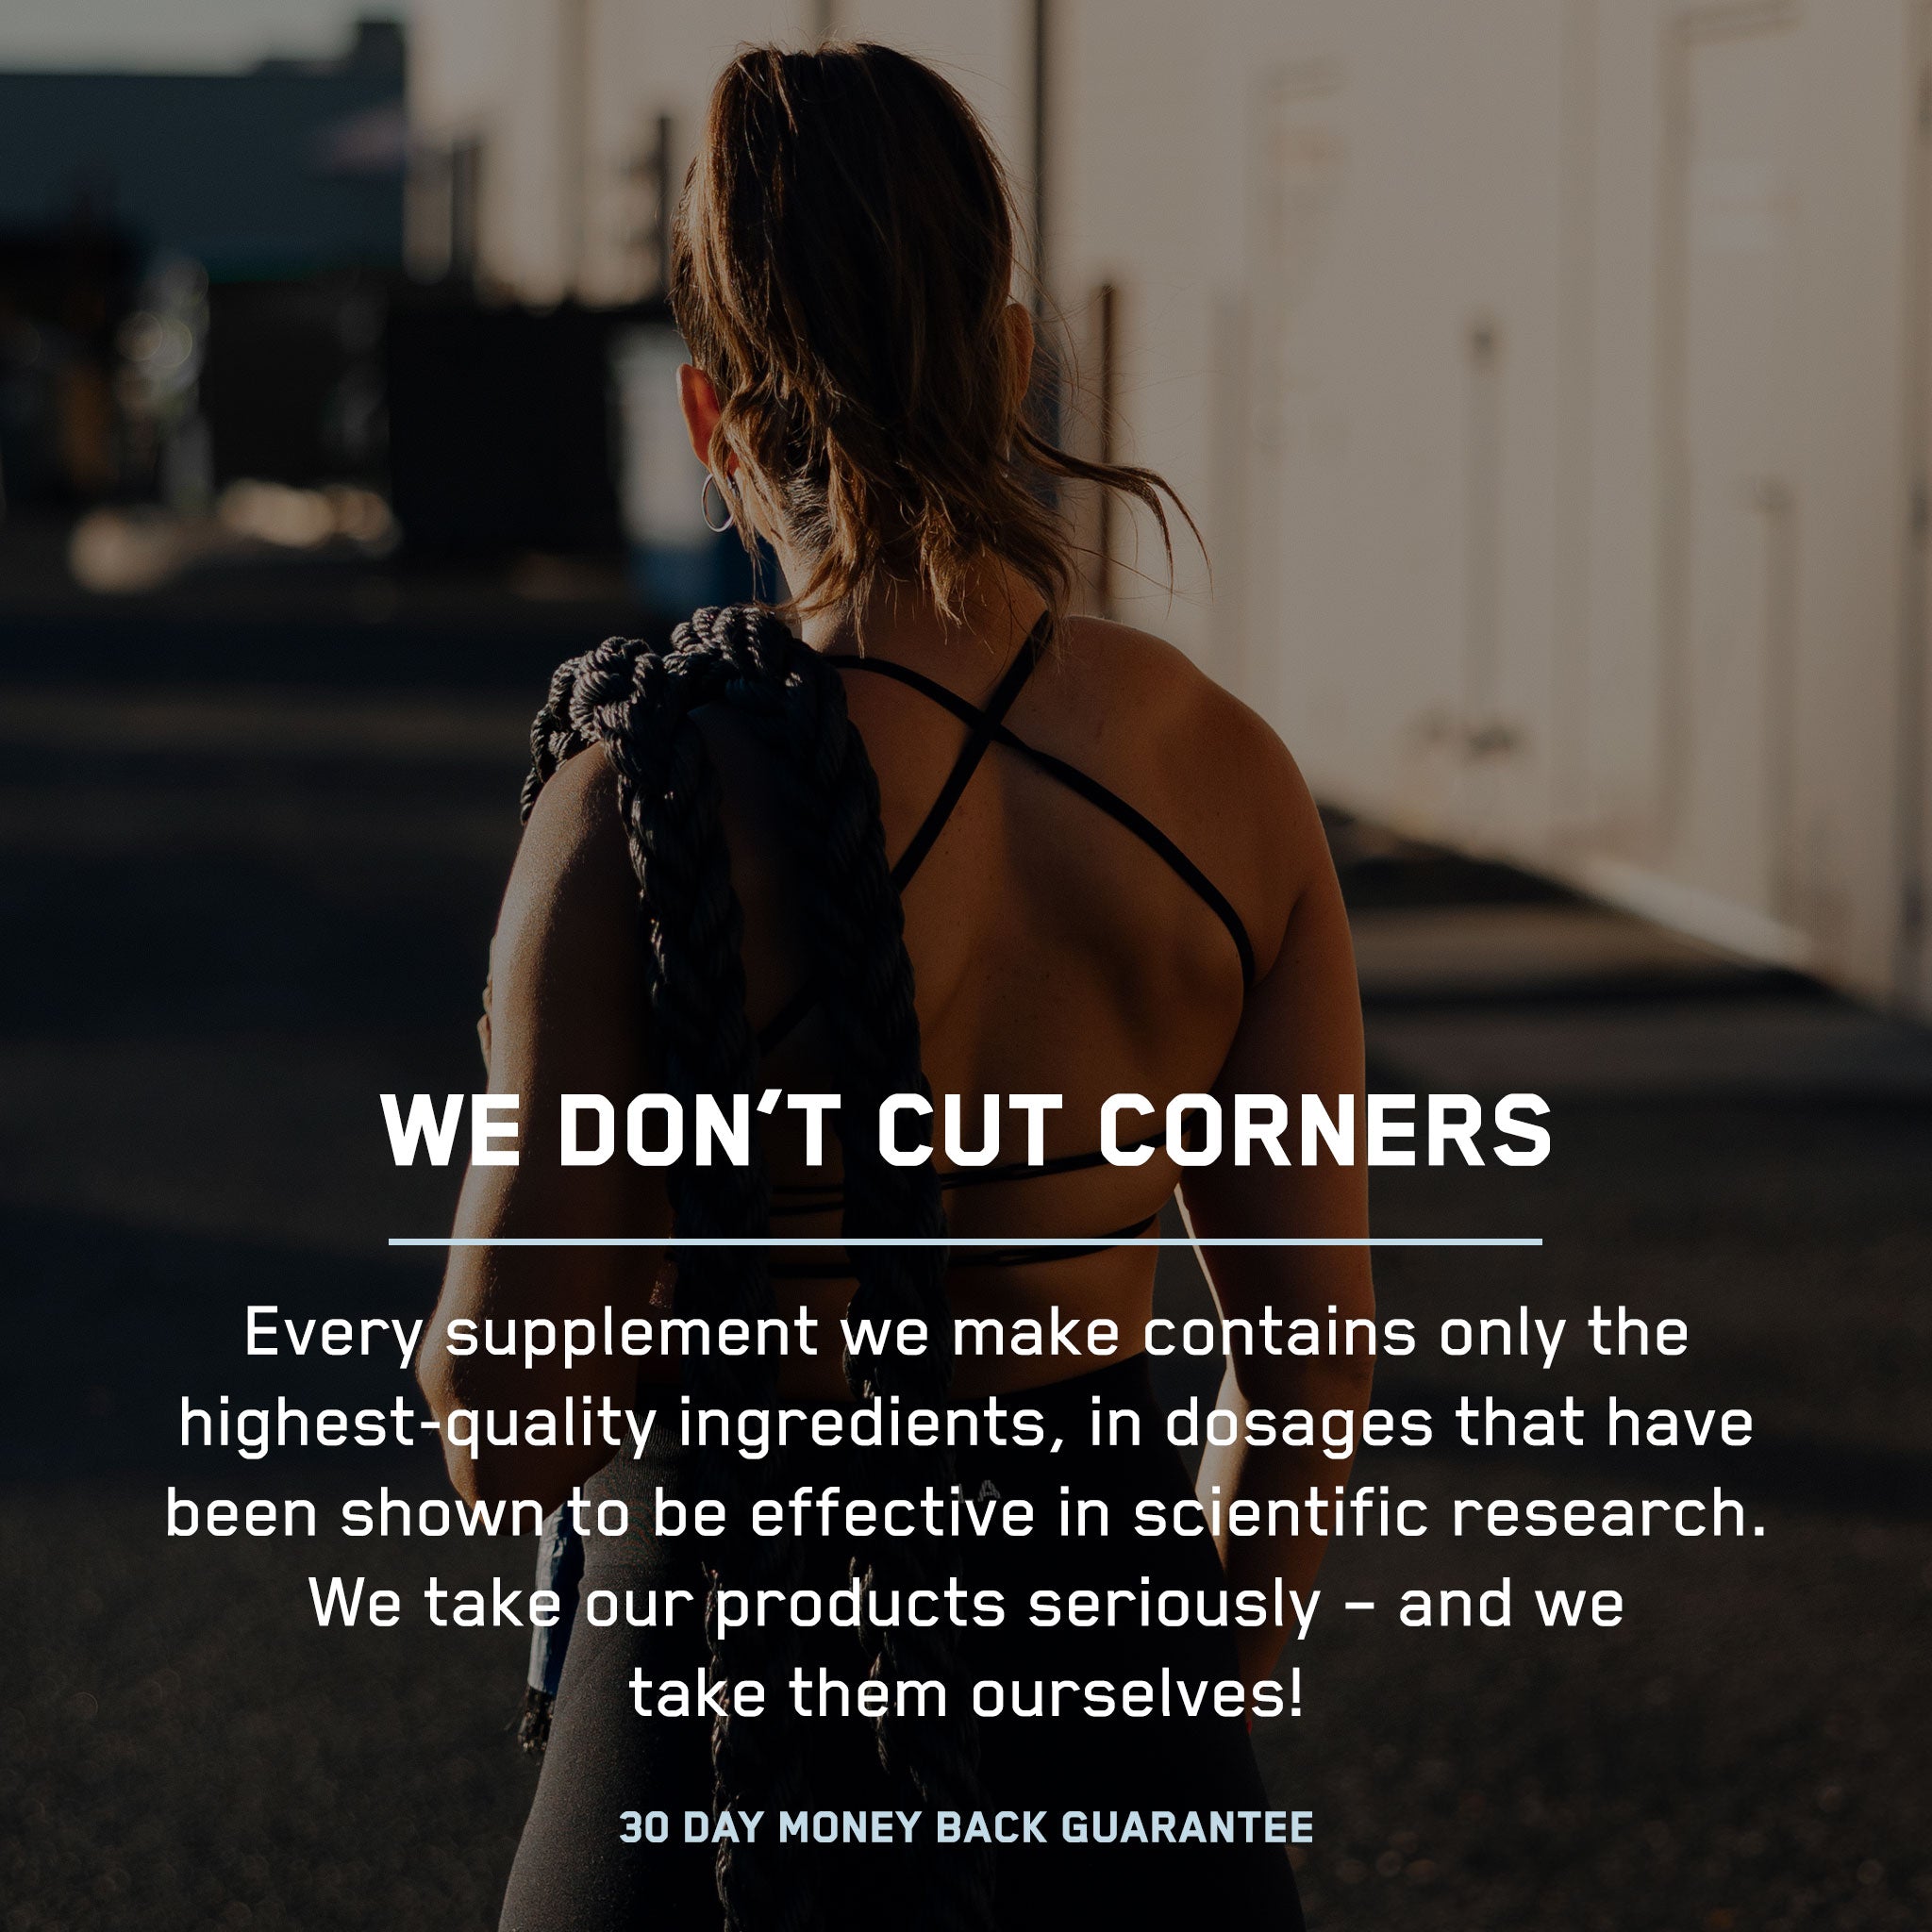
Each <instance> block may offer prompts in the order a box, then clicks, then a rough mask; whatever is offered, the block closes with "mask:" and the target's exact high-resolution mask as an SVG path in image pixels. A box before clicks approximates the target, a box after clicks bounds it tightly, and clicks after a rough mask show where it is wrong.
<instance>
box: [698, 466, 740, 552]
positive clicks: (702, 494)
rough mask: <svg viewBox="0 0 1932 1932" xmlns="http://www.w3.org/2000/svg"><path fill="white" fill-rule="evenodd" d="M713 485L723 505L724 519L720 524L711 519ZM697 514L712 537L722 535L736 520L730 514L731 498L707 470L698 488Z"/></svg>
mask: <svg viewBox="0 0 1932 1932" xmlns="http://www.w3.org/2000/svg"><path fill="white" fill-rule="evenodd" d="M714 487H715V488H716V490H717V491H718V501H719V502H720V503H721V504H723V505H724V522H723V523H722V524H714V523H713V522H712V521H711V491H712V489H713V488H714ZM698 514H699V515H700V516H701V517H703V518H704V520H705V528H706V529H708V531H710V533H711V535H712V536H714V537H722V536H723V535H724V532H725V531H726V530H728V529H729V528H730V527H731V525H732V524H733V523H734V522H735V521H736V519H735V518H734V517H733V516H732V514H731V499H730V498H729V497H728V496H727V495H725V493H724V485H723V484H722V483H720V482H719V481H718V479H717V477H715V476H714V475H712V474H711V473H710V471H708V470H707V471H706V472H705V480H704V483H703V484H702V485H701V486H700V488H699V490H698Z"/></svg>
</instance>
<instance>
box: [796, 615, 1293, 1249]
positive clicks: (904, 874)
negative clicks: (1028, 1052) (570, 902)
mask: <svg viewBox="0 0 1932 1932" xmlns="http://www.w3.org/2000/svg"><path fill="white" fill-rule="evenodd" d="M1051 635H1052V621H1051V616H1050V613H1043V614H1042V615H1041V619H1040V622H1039V623H1038V624H1036V625H1034V626H1033V628H1032V630H1031V631H1030V632H1029V633H1028V634H1027V637H1026V641H1025V642H1024V643H1023V644H1022V645H1021V646H1020V649H1019V651H1018V652H1017V653H1016V654H1015V656H1014V658H1013V661H1012V663H1011V664H1010V665H1009V666H1008V668H1007V672H1006V675H1004V676H1003V677H1002V678H1001V679H1000V681H999V684H998V685H997V687H996V688H995V689H994V691H993V693H992V696H991V698H990V699H988V701H987V703H986V704H985V705H984V706H983V707H982V706H978V705H974V704H971V703H969V702H968V701H967V700H966V699H965V698H962V697H961V696H960V695H959V694H958V691H951V690H948V689H947V687H946V686H944V685H943V684H941V683H939V682H937V681H936V680H935V679H933V678H930V677H927V676H925V675H924V674H923V673H921V672H918V671H914V670H911V669H910V668H909V667H908V666H907V665H904V664H892V663H889V662H887V661H885V660H884V659H882V658H863V657H860V656H858V654H857V653H853V652H835V653H832V654H830V655H829V657H828V658H827V661H828V662H830V663H833V664H839V665H842V666H844V667H846V668H847V669H849V670H853V671H869V672H871V673H873V674H874V675H876V676H880V677H890V678H891V679H893V680H894V681H895V682H896V683H899V684H903V685H906V686H908V687H909V688H910V689H911V690H913V691H918V692H919V693H920V694H921V695H922V696H924V697H926V698H929V699H930V700H931V701H932V702H933V703H934V704H936V705H938V706H940V707H941V708H942V709H944V710H948V711H950V712H952V714H953V715H954V716H955V717H956V718H958V719H959V720H960V721H961V722H962V723H964V724H966V725H967V726H968V731H967V737H966V742H965V743H964V744H963V745H961V746H960V748H959V755H958V758H955V759H954V760H953V768H952V770H951V771H950V772H948V773H947V774H946V781H945V783H944V784H943V785H941V787H940V791H939V795H938V796H937V797H936V798H935V799H934V800H933V802H932V805H931V807H930V808H928V809H927V811H926V814H925V816H924V818H923V819H922V820H921V821H920V823H919V828H918V830H917V831H915V832H914V833H913V835H912V837H911V840H910V841H909V842H908V844H907V847H906V849H905V851H903V852H902V853H900V855H899V857H898V858H896V859H895V860H894V861H893V864H892V883H893V885H894V886H895V887H897V888H898V890H899V891H902V892H903V891H905V890H906V888H907V886H908V884H909V883H910V882H911V879H912V876H913V874H915V873H916V872H918V870H919V868H920V866H921V865H923V864H924V861H925V858H926V855H927V854H928V853H929V852H930V851H931V850H932V848H933V846H934V845H935V844H936V843H937V842H938V841H939V836H940V834H941V832H942V831H944V830H945V826H946V821H947V820H948V819H949V818H951V817H952V815H953V811H954V808H956V807H957V806H958V803H959V800H960V797H961V796H962V795H963V794H964V792H965V790H966V787H967V786H968V785H969V784H970V783H971V782H972V778H973V774H974V772H975V771H977V770H978V769H979V765H980V761H981V760H982V759H983V758H985V757H986V754H987V751H988V749H989V748H990V747H991V746H992V745H995V744H997V745H1001V746H1003V747H1004V748H1005V749H1007V750H1008V751H1012V752H1017V753H1018V754H1019V755H1020V756H1021V757H1022V758H1025V759H1026V760H1027V761H1028V763H1030V764H1032V765H1034V766H1035V767H1037V768H1038V769H1039V770H1040V771H1042V772H1044V773H1045V774H1047V775H1048V776H1049V777H1051V778H1055V779H1057V780H1058V782H1059V783H1060V784H1062V785H1064V786H1065V787H1066V788H1067V789H1068V790H1069V791H1074V792H1077V793H1078V794H1079V795H1080V796H1081V797H1082V798H1084V799H1086V800H1087V801H1088V803H1089V804H1091V805H1092V806H1094V807H1096V808H1098V809H1100V810H1101V811H1104V812H1105V813H1107V815H1108V817H1109V818H1111V819H1113V820H1114V821H1115V822H1116V823H1117V824H1122V825H1124V826H1125V827H1126V829H1127V830H1128V831H1130V832H1131V833H1133V835H1134V836H1135V837H1136V838H1137V839H1139V840H1140V841H1141V843H1142V844H1143V845H1145V846H1147V847H1148V848H1149V850H1150V851H1152V852H1153V853H1154V854H1155V855H1156V856H1157V857H1158V858H1161V859H1163V860H1165V861H1166V863H1167V865H1168V866H1169V867H1170V868H1171V869H1172V870H1173V871H1174V873H1175V874H1178V876H1179V877H1180V878H1181V880H1182V881H1183V882H1184V883H1185V884H1186V885H1188V886H1189V887H1190V888H1191V889H1192V891H1194V892H1195V894H1196V895H1197V896H1198V897H1199V898H1200V899H1201V900H1202V902H1203V903H1204V904H1205V905H1206V906H1207V907H1208V910H1209V911H1211V912H1212V913H1213V914H1214V916H1215V917H1216V918H1217V919H1219V920H1220V921H1221V923H1222V924H1223V925H1224V926H1225V927H1226V928H1227V935H1228V937H1229V938H1230V939H1231V940H1232V941H1234V948H1235V952H1236V954H1237V955H1238V956H1239V957H1240V959H1241V984H1242V986H1243V988H1247V987H1252V986H1253V985H1254V983H1255V949H1254V946H1253V944H1252V943H1251V942H1250V941H1249V939H1248V932H1247V928H1246V926H1244V925H1243V924H1241V915H1240V914H1239V913H1238V912H1237V911H1236V910H1235V909H1234V907H1233V906H1232V905H1231V904H1230V903H1229V902H1228V899H1227V897H1226V895H1225V894H1224V892H1223V891H1221V889H1220V888H1219V887H1218V886H1216V885H1215V883H1214V881H1213V880H1212V879H1210V878H1209V877H1208V874H1206V873H1204V872H1203V871H1202V870H1201V868H1200V867H1199V866H1198V865H1196V864H1195V863H1194V861H1193V860H1192V859H1191V858H1189V857H1188V855H1187V854H1186V853H1185V852H1183V851H1182V850H1181V849H1180V847H1179V846H1178V845H1176V844H1175V843H1174V841H1173V840H1172V839H1170V838H1169V837H1168V836H1167V834H1166V833H1165V832H1163V831H1162V830H1161V829H1160V827H1159V826H1158V825H1157V824H1155V823H1154V822H1153V821H1152V820H1151V819H1149V818H1147V817H1145V816H1144V815H1143V814H1142V813H1141V812H1139V811H1136V810H1135V808H1133V807H1132V806H1131V805H1129V804H1128V803H1127V801H1126V800H1125V799H1124V798H1123V797H1122V796H1121V795H1120V794H1119V793H1118V792H1117V791H1110V790H1109V789H1108V787H1107V786H1105V785H1103V784H1102V783H1101V782H1100V781H1099V779H1097V778H1092V777H1090V776H1089V775H1088V774H1086V773H1085V772H1083V771H1081V770H1080V769H1079V768H1078V767H1077V766H1075V765H1070V764H1068V763H1067V762H1066V760H1065V759H1064V758H1055V757H1054V755H1053V754H1052V753H1051V752H1045V751H1041V749H1040V747H1039V746H1038V745H1033V744H1028V743H1027V742H1026V741H1025V740H1024V738H1022V737H1020V735H1019V734H1018V733H1017V732H1015V731H1014V730H1013V729H1012V728H1011V726H1009V725H1008V724H1007V722H1006V720H1007V713H1008V711H1010V710H1011V709H1012V708H1013V705H1014V702H1015V701H1016V700H1017V699H1018V697H1019V695H1020V693H1021V691H1023V690H1024V688H1025V684H1026V680H1027V678H1029V677H1030V676H1031V675H1033V669H1034V666H1035V665H1036V664H1038V663H1039V662H1040V659H1041V654H1042V653H1043V652H1044V650H1045V648H1046V644H1047V641H1048V639H1049V638H1050V637H1051ZM817 1003H818V990H817V988H816V987H815V986H813V985H812V984H811V983H810V982H809V981H808V982H807V984H806V985H804V986H803V987H801V988H800V989H799V990H798V991H797V992H796V993H794V994H793V995H792V996H791V999H789V1000H788V1001H787V1002H786V1003H785V1005H784V1006H783V1007H782V1008H780V1009H779V1010H778V1012H777V1013H776V1014H775V1015H774V1017H773V1018H772V1019H771V1020H770V1021H768V1022H767V1023H766V1024H765V1025H764V1026H763V1027H762V1028H760V1029H759V1032H758V1046H759V1048H760V1049H761V1050H762V1051H763V1052H765V1053H770V1052H772V1051H773V1049H774V1048H775V1047H776V1046H777V1045H778V1044H779V1043H780V1042H781V1041H784V1040H786V1039H788V1038H789V1037H790V1036H791V1033H792V1032H793V1031H794V1030H795V1029H796V1028H797V1027H798V1025H799V1024H801V1023H802V1022H803V1021H804V1019H805V1017H806V1015H807V1014H808V1013H809V1012H810V1011H811V1009H812V1008H813V1007H814V1006H815V1005H817ZM1160 1138H1161V1137H1160V1136H1158V1135H1151V1136H1149V1137H1148V1138H1147V1139H1146V1140H1144V1141H1132V1142H1130V1143H1128V1146H1127V1148H1125V1149H1124V1150H1123V1151H1127V1152H1131V1151H1132V1150H1133V1149H1135V1148H1140V1147H1151V1146H1155V1145H1157V1144H1158V1142H1159V1140H1160ZM1106 1158H1107V1157H1106V1156H1105V1155H1104V1154H1103V1153H1102V1152H1101V1150H1100V1149H1099V1148H1097V1147H1096V1148H1094V1149H1093V1150H1092V1151H1091V1153H1087V1154H1063V1155H1059V1156H1058V1157H1057V1158H1054V1159H1052V1160H1047V1161H1042V1162H1041V1163H1039V1164H1038V1165H1031V1164H1029V1163H1027V1162H1025V1161H1009V1162H1006V1163H1004V1164H1002V1165H1001V1166H998V1167H982V1168H962V1169H956V1170H954V1171H953V1172H951V1173H949V1174H941V1177H940V1186H941V1189H943V1190H945V1191H947V1192H951V1191H954V1190H956V1189H959V1188H983V1187H992V1186H996V1185H998V1184H999V1183H1001V1182H1006V1181H1021V1180H1033V1179H1036V1178H1039V1179H1043V1178H1045V1177H1046V1176H1047V1175H1049V1174H1072V1173H1075V1172H1077V1171H1079V1170H1080V1169H1083V1168H1090V1167H1098V1166H1099V1165H1100V1164H1101V1163H1102V1161H1104V1160H1105V1159H1106ZM773 1192H774V1195H775V1196H777V1197H778V1200H777V1201H776V1202H774V1206H773V1208H772V1219H773V1220H774V1221H778V1220H787V1219H797V1218H802V1217H804V1216H808V1215H813V1214H824V1213H828V1212H833V1211H835V1210H836V1209H838V1208H840V1207H841V1205H842V1203H843V1199H844V1193H843V1190H842V1189H841V1188H840V1187H839V1186H838V1184H837V1183H836V1182H821V1183H817V1184H813V1183H809V1182H808V1183H801V1184H795V1185H791V1186H785V1185H780V1186H778V1187H776V1188H774V1190H773ZM1159 1220H1160V1217H1159V1215H1158V1213H1156V1214H1150V1215H1149V1216H1148V1217H1147V1218H1146V1219H1145V1220H1144V1221H1139V1222H1136V1223H1135V1224H1133V1225H1132V1226H1131V1227H1122V1228H1116V1229H1114V1230H1113V1231H1112V1232H1111V1233H1110V1234H1104V1235H1098V1236H1096V1237H1095V1238H1094V1240H1093V1241H1092V1243H1091V1245H1087V1246H1080V1247H1052V1248H1041V1247H1027V1246H1024V1245H1015V1246H1013V1247H1010V1248H975V1249H968V1250H966V1251H965V1252H964V1253H961V1254H958V1255H956V1256H955V1257H953V1263H952V1265H953V1266H954V1267H956V1268H1012V1267H1020V1266H1025V1265H1028V1264H1031V1263H1035V1262H1041V1261H1061V1260H1072V1259H1074V1257H1078V1256H1082V1255H1098V1254H1104V1253H1105V1252H1106V1251H1107V1250H1108V1248H1114V1247H1119V1246H1120V1245H1122V1244H1123V1243H1124V1242H1125V1241H1133V1240H1135V1239H1136V1238H1137V1237H1139V1236H1141V1235H1143V1234H1146V1233H1147V1232H1149V1230H1151V1229H1152V1228H1153V1227H1155V1226H1156V1225H1157V1224H1158V1222H1159ZM851 1272H852V1271H851V1267H850V1264H849V1262H838V1261H824V1262H816V1261H796V1262H791V1261H784V1262H774V1264H773V1268H772V1273H773V1274H775V1275H782V1276H787V1277H790V1278H792V1279H821V1280H835V1279H840V1280H842V1279H843V1278H844V1277H845V1276H846V1275H848V1274H850V1273H851Z"/></svg>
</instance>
